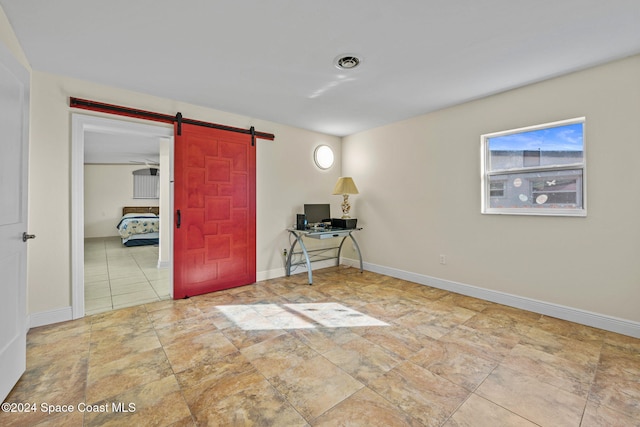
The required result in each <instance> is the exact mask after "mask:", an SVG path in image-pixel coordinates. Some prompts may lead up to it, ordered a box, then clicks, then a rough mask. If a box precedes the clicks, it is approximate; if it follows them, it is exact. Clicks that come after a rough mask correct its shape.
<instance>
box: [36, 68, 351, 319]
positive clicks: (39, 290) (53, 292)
mask: <svg viewBox="0 0 640 427" xmlns="http://www.w3.org/2000/svg"><path fill="white" fill-rule="evenodd" d="M69 97H79V98H87V99H94V100H97V101H102V102H106V103H111V104H120V105H126V106H131V107H135V108H140V109H143V110H150V111H158V112H162V113H167V114H175V113H176V112H178V111H180V112H181V113H182V114H183V115H184V117H188V118H192V119H197V120H203V121H210V122H215V123H222V124H228V125H231V126H236V127H242V128H249V127H250V126H252V125H253V126H255V127H256V129H257V130H259V131H263V132H269V133H273V134H275V136H276V139H275V141H264V140H258V143H257V215H258V224H257V233H258V235H257V272H258V278H259V279H260V278H267V277H273V276H279V275H282V274H283V271H284V270H283V264H284V263H283V258H282V256H281V254H280V253H281V250H282V248H284V247H287V246H288V236H287V233H286V232H285V231H284V229H285V227H287V226H289V225H290V224H293V222H294V218H295V213H296V212H297V211H299V210H300V209H302V205H303V204H304V203H306V202H309V201H318V202H325V203H329V202H332V201H333V198H337V196H331V195H330V193H331V190H332V189H333V185H334V184H335V182H336V180H337V179H338V176H339V175H340V168H341V156H340V147H341V140H340V138H337V137H332V136H327V135H323V134H319V133H314V132H309V131H305V130H301V129H297V128H292V127H290V126H284V125H280V124H277V123H272V122H267V121H260V120H255V119H252V118H249V117H245V116H240V115H235V114H230V113H225V112H222V111H217V110H212V109H209V108H203V107H198V106H195V105H191V104H186V103H181V102H177V101H174V100H170V99H163V98H157V97H153V96H148V95H145V94H140V93H135V92H131V91H126V90H120V89H117V88H113V87H107V86H102V85H98V84H94V83H90V82H86V81H81V80H77V79H72V78H67V77H62V76H56V75H52V74H48V73H43V72H38V71H34V72H33V73H32V100H31V105H32V115H31V154H32V155H31V170H30V171H31V173H30V180H31V191H30V195H29V200H30V222H31V228H30V230H32V231H31V232H33V233H34V234H37V235H38V239H37V240H38V241H37V244H34V245H33V246H31V247H30V253H29V257H30V259H29V262H30V268H29V279H28V281H29V283H28V301H29V312H30V313H32V314H33V313H42V312H47V311H52V310H58V309H64V308H68V307H69V306H70V304H71V279H70V271H71V256H70V251H71V247H70V245H71V241H70V217H71V215H70V206H71V202H70V198H71V182H70V179H71V178H70V173H69V168H70V144H71V120H70V117H71V112H72V109H71V108H69ZM83 113H86V112H84V111H83ZM89 114H90V113H89ZM96 115H99V114H96ZM111 117H112V116H111ZM318 144H327V145H330V146H332V147H333V148H334V150H335V151H336V153H337V155H336V164H335V165H334V167H333V168H332V169H330V170H329V171H326V172H323V171H320V170H318V169H317V168H315V166H314V164H313V159H312V156H313V151H314V149H315V147H316V146H317V145H318Z"/></svg>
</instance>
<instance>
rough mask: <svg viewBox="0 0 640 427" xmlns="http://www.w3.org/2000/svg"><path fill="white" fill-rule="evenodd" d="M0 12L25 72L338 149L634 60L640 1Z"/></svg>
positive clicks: (147, 5) (366, 2)
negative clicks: (282, 131) (333, 141)
mask: <svg viewBox="0 0 640 427" xmlns="http://www.w3.org/2000/svg"><path fill="white" fill-rule="evenodd" d="M0 5H2V8H3V9H4V11H5V13H6V15H7V16H8V18H9V21H10V22H11V24H12V26H13V27H14V31H15V33H16V34H17V36H18V39H19V41H20V43H21V45H22V47H23V49H24V51H25V54H26V55H27V58H28V59H29V61H30V63H31V65H32V67H33V69H35V70H39V71H45V72H50V73H55V74H62V75H67V76H72V77H77V78H81V79H85V80H89V81H93V82H98V83H102V84H106V85H110V86H115V87H120V88H125V89H131V90H134V91H139V92H143V93H148V94H152V95H157V96H160V97H164V98H170V99H175V100H180V101H185V102H189V103H192V104H196V105H202V106H206V107H211V108H214V109H219V110H223V111H227V112H232V113H238V114H242V115H246V116H249V117H252V118H258V119H265V120H270V121H274V122H279V123H283V124H288V125H292V126H296V127H300V128H305V129H310V130H315V131H319V132H324V133H327V134H332V135H338V136H344V135H349V134H352V133H355V132H358V131H362V130H366V129H370V128H373V127H376V126H380V125H383V124H386V123H391V122H394V121H398V120H402V119H405V118H409V117H413V116H417V115H420V114H424V113H427V112H430V111H434V110H437V109H441V108H443V107H447V106H451V105H455V104H458V103H462V102H465V101H468V100H472V99H476V98H480V97H483V96H486V95H489V94H493V93H497V92H501V91H505V90H508V89H511V88H515V87H519V86H522V85H526V84H529V83H532V82H536V81H540V80H544V79H547V78H550V77H554V76H558V75H562V74H564V73H568V72H571V71H575V70H579V69H583V68H587V67H590V66H593V65H597V64H600V63H604V62H607V61H610V60H614V59H618V58H622V57H625V56H629V55H633V54H637V53H640V1H639V0H606V1H603V0H401V1H388V0H386V1H385V0H321V1H311V0H269V1H264V0H242V1H241V0H189V1H176V0H136V1H131V0H108V1H97V0H93V1H89V0H55V1H52V0H0ZM344 53H352V54H356V55H358V56H359V57H360V58H361V59H362V63H361V65H360V66H359V67H358V68H356V69H353V70H350V71H343V70H339V69H338V68H336V67H335V66H334V63H333V62H334V59H335V58H336V57H337V56H338V55H341V54H344ZM96 101H101V100H100V99H97V100H96ZM131 107H136V106H135V105H131ZM161 112H162V113H167V114H175V111H161ZM264 130H265V131H268V129H264ZM276 137H277V135H276Z"/></svg>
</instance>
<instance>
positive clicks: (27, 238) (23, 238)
mask: <svg viewBox="0 0 640 427" xmlns="http://www.w3.org/2000/svg"><path fill="white" fill-rule="evenodd" d="M35 238H36V235H35V234H27V232H26V231H25V232H24V233H22V241H23V242H26V241H27V240H29V239H35Z"/></svg>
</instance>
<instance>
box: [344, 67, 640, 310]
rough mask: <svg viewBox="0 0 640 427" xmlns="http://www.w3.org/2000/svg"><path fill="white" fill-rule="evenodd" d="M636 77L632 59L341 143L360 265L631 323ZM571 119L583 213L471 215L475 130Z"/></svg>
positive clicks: (636, 295)
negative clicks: (581, 153) (352, 183)
mask: <svg viewBox="0 0 640 427" xmlns="http://www.w3.org/2000/svg"><path fill="white" fill-rule="evenodd" d="M638 76H640V56H634V57H631V58H628V59H625V60H622V61H617V62H613V63H610V64H606V65H602V66H599V67H595V68H592V69H589V70H586V71H582V72H577V73H574V74H571V75H567V76H564V77H559V78H555V79H553V80H549V81H545V82H542V83H538V84H533V85H530V86H528V87H524V88H520V89H516V90H512V91H509V92H506V93H502V94H499V95H495V96H491V97H488V98H485V99H481V100H477V101H474V102H469V103H466V104H464V105H459V106H456V107H452V108H448V109H445V110H441V111H438V112H434V113H431V114H426V115H423V116H420V117H416V118H413V119H410V120H406V121H402V122H399V123H394V124H391V125H388V126H384V127H380V128H377V129H374V130H370V131H367V132H362V133H359V134H356V135H352V136H350V137H347V138H345V139H344V140H343V153H342V155H343V172H344V173H345V174H347V175H351V176H353V177H354V179H355V180H356V182H357V184H358V187H359V189H360V195H358V196H357V197H355V198H354V209H356V210H357V212H358V215H357V216H358V218H359V219H360V221H361V223H362V225H363V226H365V231H363V232H362V233H361V237H360V242H361V246H363V251H364V252H365V255H366V257H365V260H366V261H367V262H369V263H370V264H372V265H377V266H384V267H389V268H392V269H397V270H399V271H402V272H410V273H415V274H418V275H423V276H428V277H431V278H436V279H443V280H445V281H449V282H455V283H460V284H466V285H473V286H476V287H480V288H483V289H488V290H492V291H496V292H500V293H506V294H512V295H516V296H520V297H524V298H528V299H533V300H538V301H543V302H548V303H552V304H557V305H561V306H566V307H571V308H575V309H578V310H583V311H586V312H593V313H600V314H603V315H606V316H611V317H613V318H621V319H626V320H630V321H634V322H638V321H640V308H639V307H640V306H639V305H638V302H639V301H640V262H639V259H640V243H639V242H640V221H639V215H638V212H640V190H639V188H638V186H639V184H640V144H639V143H638V138H639V135H640V78H639V77H638ZM581 116H586V126H585V138H586V157H587V178H586V179H587V193H588V206H587V210H588V216H587V217H586V218H566V217H534V216H498V215H482V214H480V135H482V134H484V133H488V132H495V131H501V130H507V129H513V128H518V127H523V126H528V125H535V124H540V123H546V122H551V121H556V120H561V119H568V118H574V117H581ZM440 254H445V255H446V259H447V263H446V265H441V264H440V263H439V255H440Z"/></svg>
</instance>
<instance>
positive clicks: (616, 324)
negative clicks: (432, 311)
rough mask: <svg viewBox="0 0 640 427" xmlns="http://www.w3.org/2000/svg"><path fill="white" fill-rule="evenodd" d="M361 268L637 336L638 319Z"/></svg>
mask: <svg viewBox="0 0 640 427" xmlns="http://www.w3.org/2000/svg"><path fill="white" fill-rule="evenodd" d="M343 263H344V264H347V265H350V266H352V267H359V261H357V260H353V259H344V260H343ZM364 269H365V270H367V271H371V272H373V273H379V274H384V275H387V276H391V277H395V278H398V279H402V280H407V281H410V282H414V283H418V284H421V285H426V286H431V287H434V288H438V289H443V290H446V291H451V292H455V293H458V294H462V295H467V296H470V297H474V298H480V299H483V300H486V301H491V302H495V303H498V304H503V305H507V306H510V307H515V308H520V309H522V310H527V311H532V312H534V313H539V314H543V315H545V316H550V317H555V318H558V319H563V320H568V321H570V322H574V323H579V324H582V325H586V326H592V327H594V328H599V329H603V330H606V331H611V332H616V333H619V334H623V335H628V336H631V337H634V338H640V323H639V322H634V321H631V320H626V319H620V318H617V317H613V316H607V315H604V314H600V313H594V312H591V311H586V310H581V309H577V308H574V307H567V306H564V305H560V304H554V303H549V302H545V301H540V300H536V299H532V298H526V297H521V296H518V295H513V294H509V293H505V292H500V291H494V290H491V289H485V288H481V287H478V286H474V285H468V284H465V283H458V282H454V281H450V280H444V279H439V278H437V277H431V276H427V275H424V274H418V273H412V272H409V271H404V270H399V269H396V268H392V267H386V266H382V265H377V264H372V263H367V262H365V263H364Z"/></svg>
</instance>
